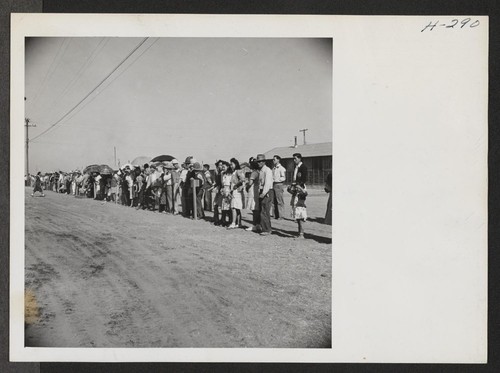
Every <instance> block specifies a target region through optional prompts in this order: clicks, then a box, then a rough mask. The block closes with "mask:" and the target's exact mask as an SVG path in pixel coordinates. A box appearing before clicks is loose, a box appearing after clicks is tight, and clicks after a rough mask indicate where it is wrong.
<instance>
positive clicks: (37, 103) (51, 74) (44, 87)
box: [33, 38, 72, 109]
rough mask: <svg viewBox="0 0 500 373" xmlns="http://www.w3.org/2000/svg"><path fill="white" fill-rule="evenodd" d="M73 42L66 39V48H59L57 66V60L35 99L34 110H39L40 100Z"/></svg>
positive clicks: (64, 42)
mask: <svg viewBox="0 0 500 373" xmlns="http://www.w3.org/2000/svg"><path fill="white" fill-rule="evenodd" d="M71 41H72V39H68V38H64V41H63V44H64V47H63V48H62V50H61V48H59V51H58V55H59V56H58V57H57V63H56V64H55V66H53V65H54V62H55V61H56V59H54V60H53V61H52V64H51V66H50V67H51V71H50V73H48V74H46V75H45V78H46V79H45V80H44V83H43V84H42V88H41V90H40V91H38V96H37V97H36V98H35V103H34V105H33V109H35V108H38V106H39V104H40V100H38V98H39V96H40V95H41V94H42V93H43V91H44V90H45V89H46V87H47V84H48V82H49V81H50V79H51V78H52V76H53V75H54V73H55V72H56V70H57V68H58V67H59V65H60V64H61V62H62V60H63V58H64V55H65V54H66V51H67V50H68V47H69V45H70V44H71ZM59 52H60V53H59Z"/></svg>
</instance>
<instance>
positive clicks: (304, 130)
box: [299, 128, 307, 145]
mask: <svg viewBox="0 0 500 373" xmlns="http://www.w3.org/2000/svg"><path fill="white" fill-rule="evenodd" d="M306 131H307V128H304V129H303V130H299V132H303V133H304V145H305V144H306Z"/></svg>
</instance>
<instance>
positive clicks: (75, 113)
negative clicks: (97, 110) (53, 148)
mask: <svg viewBox="0 0 500 373" xmlns="http://www.w3.org/2000/svg"><path fill="white" fill-rule="evenodd" d="M158 40H159V38H156V40H155V41H153V42H152V43H151V44H150V45H148V47H147V48H145V49H144V50H143V51H142V52H141V54H139V55H138V56H137V57H136V59H135V60H133V61H132V63H130V64H129V65H128V66H127V67H125V68H124V69H123V70H122V71H120V73H119V74H118V75H116V76H115V77H114V78H113V79H112V80H111V81H110V82H109V84H108V85H106V86H105V87H103V89H102V90H101V91H100V92H103V91H105V90H106V89H107V88H108V87H109V86H110V85H111V84H113V82H114V81H115V80H116V79H118V78H119V77H120V76H122V74H123V73H124V72H125V71H127V70H128V69H129V68H130V66H132V65H133V64H134V63H135V62H136V61H137V60H138V59H139V58H141V57H142V55H143V54H144V53H146V52H147V51H148V50H149V49H150V48H151V47H152V46H153V44H155V43H156V42H157V41H158ZM96 98H97V96H94V97H91V98H90V100H88V101H87V102H86V103H85V104H83V105H82V106H81V107H80V108H79V109H78V110H77V111H75V112H74V113H73V114H71V116H70V117H69V118H68V120H70V119H71V118H73V117H74V116H75V115H77V114H78V113H79V112H80V111H82V110H83V109H84V108H85V107H86V106H87V105H88V104H90V103H91V102H92V101H94V100H95V99H96Z"/></svg>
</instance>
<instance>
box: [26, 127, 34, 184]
mask: <svg viewBox="0 0 500 373" xmlns="http://www.w3.org/2000/svg"><path fill="white" fill-rule="evenodd" d="M24 122H25V126H26V176H28V175H29V174H30V163H29V143H30V139H29V136H28V129H29V128H30V127H36V124H33V123H31V120H30V118H25V119H24ZM28 180H30V179H28ZM30 185H31V182H30Z"/></svg>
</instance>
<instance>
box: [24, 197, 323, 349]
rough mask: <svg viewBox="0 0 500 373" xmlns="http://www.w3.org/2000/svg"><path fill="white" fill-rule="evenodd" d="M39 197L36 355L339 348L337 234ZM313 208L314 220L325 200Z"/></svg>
mask: <svg viewBox="0 0 500 373" xmlns="http://www.w3.org/2000/svg"><path fill="white" fill-rule="evenodd" d="M30 192H31V190H29V189H26V228H25V229H26V259H25V285H26V292H27V297H26V299H27V301H26V306H27V308H28V312H29V314H27V315H26V322H27V326H26V337H25V341H26V345H27V346H44V347H315V348H321V347H330V344H331V338H330V335H331V314H332V312H331V264H332V263H331V258H332V245H331V229H330V227H329V226H326V225H323V224H320V223H318V222H315V221H313V222H308V223H307V225H306V239H305V240H296V239H293V238H291V237H292V236H291V235H292V234H295V232H296V223H295V222H293V221H291V220H284V221H280V222H275V221H273V227H274V228H276V230H275V233H273V234H272V235H271V236H267V237H262V236H260V235H258V234H255V233H253V232H246V231H244V230H242V229H235V230H226V229H225V228H221V227H216V226H213V225H212V224H210V223H209V222H207V221H193V220H190V219H185V218H182V217H180V216H172V215H165V214H158V213H153V212H148V211H142V210H140V211H136V210H135V209H133V208H129V207H124V206H121V205H115V204H113V203H103V202H101V201H94V200H91V199H80V198H75V197H73V196H69V195H62V194H56V193H53V192H46V197H30V196H29V193H30ZM308 198H309V205H308V210H309V215H310V216H312V218H313V220H315V217H320V216H322V215H323V214H324V206H326V194H325V193H324V192H322V193H316V194H314V193H312V194H311V195H310V197H308ZM309 206H310V207H309ZM287 209H288V207H287ZM250 218H251V216H250V215H248V214H244V219H246V220H248V221H249V220H250Z"/></svg>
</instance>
